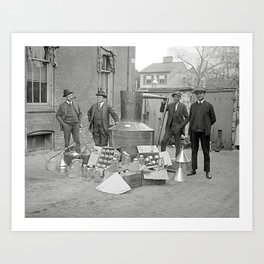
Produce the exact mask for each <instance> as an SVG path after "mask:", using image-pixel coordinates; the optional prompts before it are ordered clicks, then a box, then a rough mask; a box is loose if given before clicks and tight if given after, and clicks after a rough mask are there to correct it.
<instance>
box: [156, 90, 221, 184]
mask: <svg viewBox="0 0 264 264" xmlns="http://www.w3.org/2000/svg"><path fill="white" fill-rule="evenodd" d="M194 92H195V94H196V98H197V101H196V102H195V103H193V104H192V105H191V108H190V113H189V114H188V111H187V107H186V105H184V104H183V103H181V102H180V99H181V93H180V92H175V93H173V94H172V97H173V99H174V102H173V103H170V104H168V105H167V108H166V109H164V108H165V105H166V100H167V99H164V100H163V102H162V103H161V107H160V112H164V110H165V111H168V118H167V124H166V128H165V134H164V137H163V139H162V141H161V151H165V150H166V145H167V143H168V141H169V139H170V138H171V137H174V139H175V147H176V153H175V157H177V156H178V154H179V153H180V141H181V135H182V134H185V133H184V127H185V125H186V124H187V123H188V122H190V124H189V133H188V134H189V135H190V141H191V149H192V170H191V171H190V172H188V174H187V175H188V176H191V175H194V174H196V170H197V154H198V150H199V141H201V146H202V150H203V155H204V171H205V176H206V178H207V179H211V178H212V176H211V175H210V153H209V151H210V134H211V126H212V125H213V124H214V123H215V121H216V117H215V112H214V107H213V106H212V105H211V104H210V103H209V102H207V101H205V92H206V90H205V88H203V87H201V88H197V89H196V90H195V91H194Z"/></svg>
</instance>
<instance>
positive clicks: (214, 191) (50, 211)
mask: <svg viewBox="0 0 264 264" xmlns="http://www.w3.org/2000/svg"><path fill="white" fill-rule="evenodd" d="M167 150H168V152H169V153H170V155H171V157H173V154H174V151H175V149H174V148H167ZM54 153H56V152H46V153H45V154H44V155H45V156H46V158H49V157H51V156H52V155H53V154H54ZM185 153H186V154H187V156H188V157H190V149H186V150H185ZM198 157H199V158H198V160H199V165H198V170H197V174H196V175H194V176H189V177H186V181H185V182H175V181H172V180H168V181H167V182H166V184H164V185H145V186H142V187H138V188H134V189H132V190H131V191H129V192H127V193H124V194H122V195H115V194H107V193H103V192H99V191H97V190H96V189H95V187H96V186H97V185H98V183H93V182H87V181H85V180H84V178H83V177H78V178H68V177H67V175H66V174H63V173H59V172H57V171H48V170H47V169H46V165H45V160H44V158H43V155H42V154H41V153H39V154H35V155H31V156H26V157H25V165H26V171H25V211H26V212H25V216H26V217H42V218H46V217H59V218H60V217H83V218H86V217H97V218H99V217H124V218H126V217H137V218H140V217H159V218H161V217H173V218H176V217H196V218H199V217H239V151H237V150H235V151H224V150H223V151H220V152H214V151H212V152H211V175H212V177H213V178H212V179H211V180H208V179H206V178H205V174H204V172H203V155H202V152H201V151H199V155H198ZM172 176H173V173H169V177H172Z"/></svg>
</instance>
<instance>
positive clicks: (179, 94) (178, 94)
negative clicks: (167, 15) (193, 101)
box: [171, 92, 182, 97]
mask: <svg viewBox="0 0 264 264" xmlns="http://www.w3.org/2000/svg"><path fill="white" fill-rule="evenodd" d="M174 95H177V96H179V97H181V95H182V94H181V92H174V93H173V94H172V95H171V96H172V97H174Z"/></svg>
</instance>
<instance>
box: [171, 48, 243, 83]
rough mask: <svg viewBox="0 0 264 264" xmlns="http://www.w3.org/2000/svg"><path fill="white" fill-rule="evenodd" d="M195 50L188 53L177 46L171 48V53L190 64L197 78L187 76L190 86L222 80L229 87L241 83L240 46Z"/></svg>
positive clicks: (186, 80) (186, 81)
mask: <svg viewBox="0 0 264 264" xmlns="http://www.w3.org/2000/svg"><path fill="white" fill-rule="evenodd" d="M193 50H194V52H193V53H188V52H186V50H184V49H179V48H177V47H174V48H170V49H169V55H172V56H173V57H174V58H176V59H177V60H180V61H183V62H184V63H185V64H186V65H188V66H189V68H190V69H189V71H191V72H192V73H193V74H194V75H195V78H186V79H185V83H186V84H187V85H188V86H190V87H199V86H201V85H206V84H208V83H212V82H213V81H215V82H216V80H220V79H221V80H222V81H223V82H224V83H225V84H222V85H227V86H228V87H235V86H236V87H238V85H239V50H238V47H218V46H214V47H211V46H210V47H209V46H200V47H193Z"/></svg>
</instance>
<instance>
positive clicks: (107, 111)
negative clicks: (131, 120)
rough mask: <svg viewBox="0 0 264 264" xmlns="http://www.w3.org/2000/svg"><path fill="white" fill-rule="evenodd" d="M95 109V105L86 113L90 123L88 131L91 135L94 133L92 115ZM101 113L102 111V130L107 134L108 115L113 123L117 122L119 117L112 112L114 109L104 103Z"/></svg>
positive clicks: (108, 125)
mask: <svg viewBox="0 0 264 264" xmlns="http://www.w3.org/2000/svg"><path fill="white" fill-rule="evenodd" d="M96 109H97V104H93V105H92V106H91V107H90V109H89V110H88V112H87V116H88V121H89V122H90V125H89V131H90V132H91V133H93V131H94V113H95V111H96ZM102 111H103V127H104V130H105V131H106V132H108V128H109V127H110V123H109V115H111V117H112V118H113V119H114V121H115V122H118V121H119V117H118V115H117V113H116V111H115V110H114V108H113V107H112V106H110V105H108V104H106V103H104V104H103V106H102Z"/></svg>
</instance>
